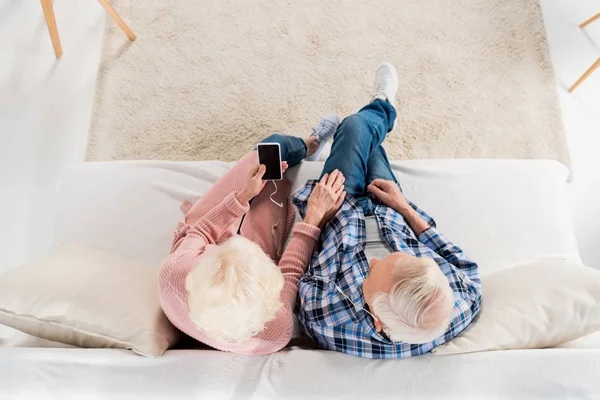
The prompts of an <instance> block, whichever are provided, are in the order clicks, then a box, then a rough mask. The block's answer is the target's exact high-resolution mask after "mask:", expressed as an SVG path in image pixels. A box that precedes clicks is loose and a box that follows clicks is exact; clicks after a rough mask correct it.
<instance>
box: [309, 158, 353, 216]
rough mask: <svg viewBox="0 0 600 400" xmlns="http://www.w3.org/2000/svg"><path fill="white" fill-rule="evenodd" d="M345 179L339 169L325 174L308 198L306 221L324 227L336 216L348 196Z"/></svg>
mask: <svg viewBox="0 0 600 400" xmlns="http://www.w3.org/2000/svg"><path fill="white" fill-rule="evenodd" d="M345 180H346V179H345V178H344V175H343V174H342V173H341V172H340V171H338V170H337V169H336V170H334V171H333V172H332V173H331V174H325V175H323V177H322V178H321V180H320V181H319V183H317V185H316V186H315V188H314V189H313V191H312V193H311V194H310V197H309V198H308V205H307V209H306V217H305V218H304V222H305V223H307V224H311V225H314V226H317V227H319V228H323V226H325V224H326V223H327V222H328V221H329V220H330V219H331V218H333V217H334V216H335V214H336V213H337V212H338V210H339V209H340V207H341V206H342V203H343V202H344V199H345V198H346V192H345V191H344V182H345Z"/></svg>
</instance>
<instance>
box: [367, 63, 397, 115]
mask: <svg viewBox="0 0 600 400" xmlns="http://www.w3.org/2000/svg"><path fill="white" fill-rule="evenodd" d="M396 92H398V72H397V71H396V67H394V65H393V64H392V63H391V62H384V63H383V64H381V65H380V66H379V68H377V72H376V73H375V84H374V85H373V100H372V101H375V100H385V101H387V102H388V103H390V104H391V105H392V106H394V108H396Z"/></svg>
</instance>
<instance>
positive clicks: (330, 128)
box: [306, 113, 340, 161]
mask: <svg viewBox="0 0 600 400" xmlns="http://www.w3.org/2000/svg"><path fill="white" fill-rule="evenodd" d="M339 124H340V117H338V116H337V114H333V113H332V114H327V115H326V116H325V117H323V119H322V120H320V121H319V123H318V124H317V126H316V127H315V128H313V133H312V135H311V136H316V137H317V139H319V147H317V150H316V151H315V152H314V153H312V154H311V155H310V156H307V157H306V161H317V160H319V156H320V155H321V151H323V148H324V147H325V145H326V144H327V142H329V140H330V139H331V138H332V137H333V134H334V133H335V131H336V130H337V127H338V125H339Z"/></svg>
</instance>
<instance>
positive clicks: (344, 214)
mask: <svg viewBox="0 0 600 400" xmlns="http://www.w3.org/2000/svg"><path fill="white" fill-rule="evenodd" d="M316 183H317V181H308V182H307V183H306V186H304V187H303V188H302V189H301V190H300V191H299V192H298V193H297V194H296V195H295V196H294V203H295V205H296V206H297V207H298V210H299V211H300V214H301V215H302V216H303V217H304V215H305V214H306V205H307V200H308V197H309V196H310V194H311V192H312V190H313V188H314V186H315V184H316ZM409 203H410V202H409ZM410 205H411V206H412V207H413V208H414V209H415V210H416V211H417V212H418V213H419V214H420V215H421V216H422V217H423V218H424V219H425V221H427V223H428V224H429V225H430V226H431V227H430V228H429V229H427V230H426V231H425V232H423V233H422V234H421V235H419V237H416V236H415V234H414V232H413V231H412V230H411V229H410V227H409V226H408V225H407V223H406V222H405V221H404V218H403V217H402V216H401V215H400V214H399V213H398V212H396V211H395V210H393V209H391V208H389V207H387V206H385V205H383V204H378V205H377V206H376V207H375V211H374V214H375V217H376V219H377V223H378V225H379V229H380V230H381V233H382V236H383V238H384V240H385V242H387V244H388V246H389V247H390V248H391V249H392V250H393V251H401V252H404V253H407V254H410V255H413V256H417V257H430V258H432V259H434V260H435V262H436V263H438V265H439V266H440V268H441V270H442V272H443V273H444V275H445V276H446V277H447V278H448V282H449V283H450V287H451V288H452V291H453V293H454V298H455V300H456V301H455V305H454V317H453V319H452V323H451V324H450V327H449V328H448V330H447V331H446V333H444V335H442V336H441V337H439V338H437V339H435V340H434V341H432V342H429V343H425V344H409V343H403V342H392V341H391V340H390V339H388V338H387V337H385V336H383V335H381V334H379V333H377V331H376V330H375V324H374V321H373V318H372V317H371V316H370V315H369V314H368V313H367V312H365V311H364V307H365V306H366V303H365V300H364V297H363V293H362V286H363V282H364V280H365V278H366V277H367V275H368V273H369V262H368V260H367V258H366V257H365V254H364V252H363V245H364V243H365V238H366V233H365V218H364V213H363V210H362V208H361V207H360V205H359V204H358V203H357V202H356V200H355V199H354V198H353V197H352V196H350V195H348V196H347V198H346V200H345V201H344V204H343V205H342V207H341V208H340V210H339V211H338V213H337V214H336V216H335V217H334V218H333V219H332V220H331V221H330V222H329V223H328V224H327V225H326V226H325V229H324V230H323V232H322V233H321V239H320V246H319V248H318V250H316V251H315V252H314V254H313V257H312V260H311V263H310V266H309V268H308V270H307V272H306V274H305V275H304V276H303V277H302V278H301V279H300V282H299V284H298V291H299V295H298V296H299V304H298V307H297V310H296V314H297V317H298V321H299V322H300V326H301V327H302V329H303V331H304V332H305V333H306V334H307V335H309V336H310V337H312V338H313V339H314V340H315V341H316V342H317V343H318V344H319V346H321V347H322V348H325V349H330V350H336V351H340V352H343V353H347V354H353V355H355V356H360V357H366V358H404V357H412V356H418V355H421V354H425V353H428V352H429V351H431V349H433V348H434V347H436V346H439V345H441V344H442V343H445V342H447V341H448V340H450V339H452V338H453V337H455V336H457V335H458V334H459V333H460V332H462V331H463V330H464V329H465V328H466V327H467V326H468V325H469V323H470V322H471V321H472V320H473V318H475V316H476V315H477V313H478V312H479V305H480V302H481V281H480V279H479V271H478V267H477V264H475V263H474V262H473V261H471V260H469V259H468V258H467V256H466V255H465V254H464V253H463V252H462V250H461V249H460V248H458V247H457V246H455V245H454V244H452V243H451V242H450V241H448V240H447V239H446V238H445V237H444V236H442V234H440V233H439V232H437V231H436V229H435V221H434V220H433V219H432V218H431V217H430V216H429V215H427V214H426V213H425V212H424V211H422V210H420V209H419V208H418V207H417V206H415V205H414V204H413V203H410ZM336 286H337V287H336ZM338 288H339V289H338ZM339 290H341V291H343V293H344V294H345V295H346V296H347V297H348V299H350V300H348V299H347V298H346V297H345V296H343V295H342V294H341V293H340V292H339Z"/></svg>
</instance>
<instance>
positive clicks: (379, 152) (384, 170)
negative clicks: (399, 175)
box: [366, 146, 398, 186]
mask: <svg viewBox="0 0 600 400" xmlns="http://www.w3.org/2000/svg"><path fill="white" fill-rule="evenodd" d="M374 179H385V180H388V181H394V182H396V183H398V180H397V179H396V176H395V175H394V172H393V171H392V168H391V167H390V162H389V160H388V157H387V154H386V152H385V149H384V148H383V146H379V147H377V148H376V149H375V150H373V153H371V157H370V158H369V163H368V164H367V178H366V185H367V186H369V184H370V183H371V182H373V180H374Z"/></svg>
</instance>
